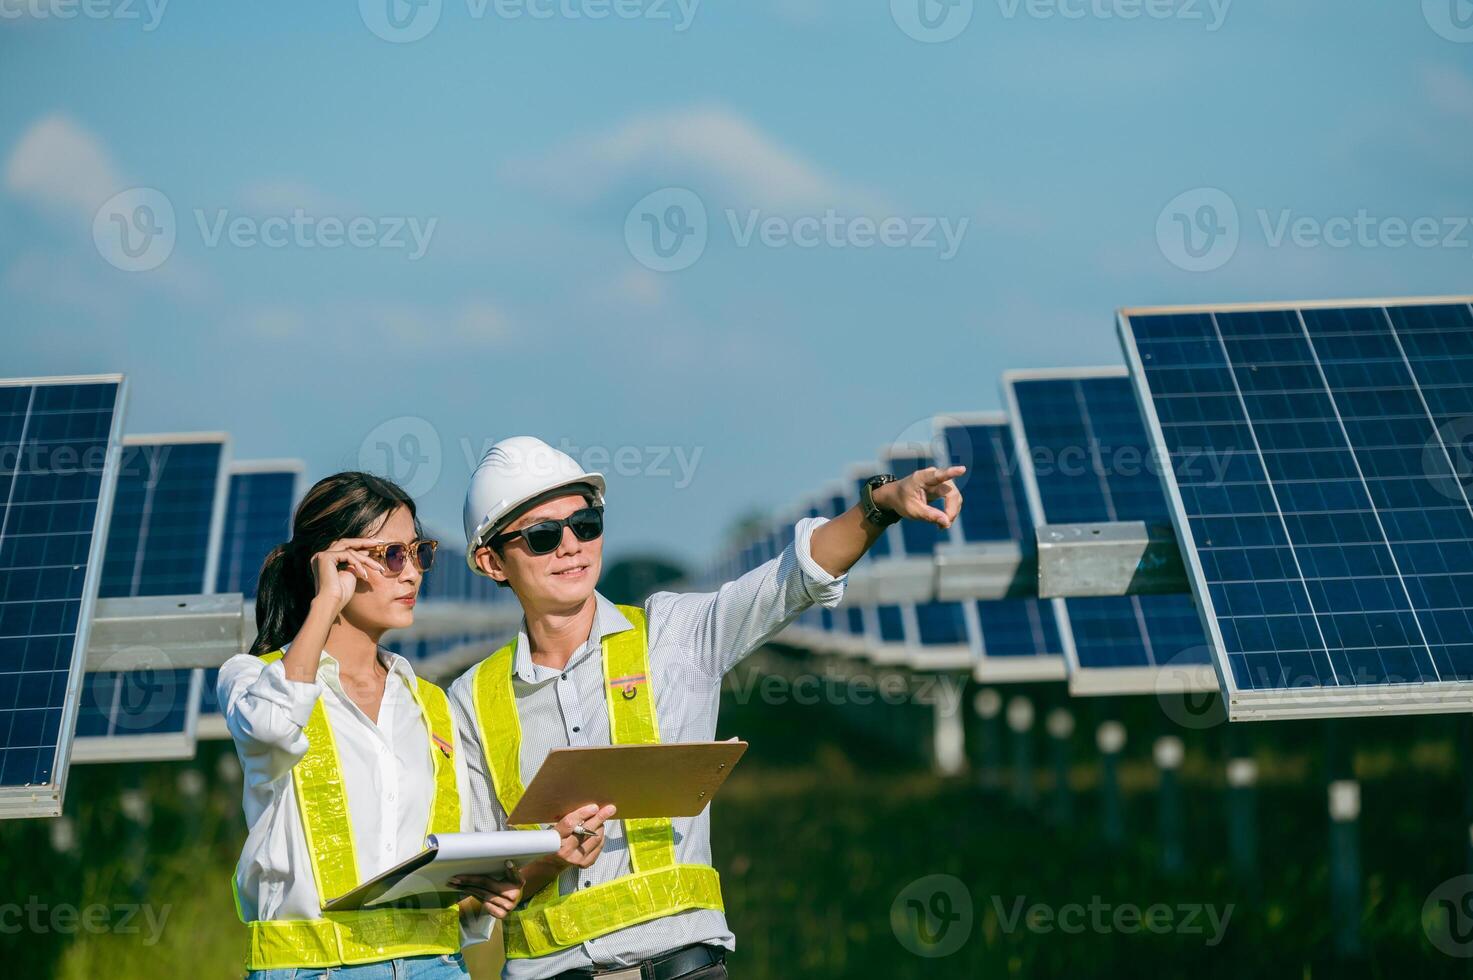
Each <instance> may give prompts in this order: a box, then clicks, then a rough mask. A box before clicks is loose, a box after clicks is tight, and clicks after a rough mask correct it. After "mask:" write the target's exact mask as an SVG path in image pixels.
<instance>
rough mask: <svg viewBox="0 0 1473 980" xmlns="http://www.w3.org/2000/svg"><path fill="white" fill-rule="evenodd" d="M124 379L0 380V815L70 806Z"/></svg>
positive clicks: (27, 814)
mask: <svg viewBox="0 0 1473 980" xmlns="http://www.w3.org/2000/svg"><path fill="white" fill-rule="evenodd" d="M126 399H127V385H126V382H125V381H124V379H123V377H122V376H121V375H103V376H94V377H75V378H34V379H11V380H4V381H0V507H3V510H0V817H32V816H56V815H57V814H59V813H60V812H61V807H62V801H63V797H64V795H65V790H66V778H67V770H68V765H69V762H70V757H71V747H72V736H73V730H74V728H75V726H76V714H77V704H78V700H79V692H80V689H81V685H82V679H83V668H84V664H85V662H86V657H87V638H88V634H89V630H90V626H91V619H92V608H93V604H94V602H95V600H96V598H97V590H98V583H99V582H100V581H101V577H102V553H103V543H104V542H105V541H106V539H107V524H108V518H109V516H110V514H111V510H112V499H113V492H114V487H115V484H116V480H117V470H118V457H119V449H120V445H121V438H122V426H123V414H124V412H123V408H124V405H125V403H126Z"/></svg>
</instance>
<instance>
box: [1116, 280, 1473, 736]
mask: <svg viewBox="0 0 1473 980" xmlns="http://www.w3.org/2000/svg"><path fill="white" fill-rule="evenodd" d="M1120 332H1121V339H1122V343H1123V344H1124V347H1125V350H1126V354H1127V358H1128V360H1129V362H1130V364H1131V367H1132V370H1133V373H1134V376H1135V379H1136V383H1137V387H1138V389H1139V392H1140V396H1141V399H1142V403H1143V407H1144V409H1145V413H1146V417H1147V419H1148V422H1149V428H1150V433H1151V438H1152V440H1153V442H1154V444H1155V445H1156V446H1158V447H1159V449H1160V451H1161V452H1162V453H1164V454H1165V455H1166V457H1167V458H1169V459H1170V461H1171V466H1170V467H1169V468H1168V472H1167V485H1168V489H1169V492H1170V497H1171V503H1172V516H1173V518H1174V522H1175V525H1176V529H1177V534H1178V538H1179V540H1180V541H1181V543H1182V549H1183V553H1184V554H1185V555H1186V557H1187V564H1188V570H1189V574H1190V575H1191V578H1192V586H1193V589H1194V591H1195V592H1196V594H1197V596H1198V598H1199V600H1200V601H1201V603H1202V613H1203V618H1204V621H1205V622H1206V624H1207V626H1208V629H1209V632H1210V634H1211V637H1212V646H1213V649H1214V651H1215V653H1216V661H1217V666H1218V670H1219V673H1220V675H1221V677H1222V682H1223V685H1224V687H1225V690H1226V693H1227V695H1228V699H1229V709H1230V712H1231V713H1232V714H1233V715H1234V716H1235V717H1249V716H1252V717H1268V716H1279V717H1289V716H1303V715H1315V714H1354V713H1369V712H1387V711H1393V712H1407V711H1451V710H1461V711H1467V710H1468V705H1469V703H1470V701H1469V697H1470V694H1473V684H1470V683H1469V682H1470V681H1473V508H1470V506H1469V479H1468V478H1469V473H1470V465H1469V464H1470V456H1469V447H1470V445H1473V443H1470V437H1473V422H1470V419H1473V307H1470V305H1469V303H1468V302H1467V301H1465V300H1458V301H1447V300H1434V301H1400V302H1394V303H1380V302H1371V303H1364V304H1350V305H1335V304H1316V305H1307V306H1257V307H1237V308H1222V309H1211V308H1192V309H1162V310H1139V311H1124V312H1122V314H1121V316H1120ZM1204 461H1206V462H1209V463H1214V464H1215V465H1211V466H1209V465H1203V463H1204Z"/></svg>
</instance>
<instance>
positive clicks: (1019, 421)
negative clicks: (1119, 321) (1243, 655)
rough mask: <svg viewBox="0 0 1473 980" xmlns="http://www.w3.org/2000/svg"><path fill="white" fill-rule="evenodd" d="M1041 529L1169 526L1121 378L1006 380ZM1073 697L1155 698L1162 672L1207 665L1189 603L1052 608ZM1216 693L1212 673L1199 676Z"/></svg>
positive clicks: (1091, 601)
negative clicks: (1138, 524)
mask: <svg viewBox="0 0 1473 980" xmlns="http://www.w3.org/2000/svg"><path fill="white" fill-rule="evenodd" d="M1004 387H1005V394H1006V396H1007V398H1008V399H1009V404H1010V406H1012V409H1013V411H1012V418H1013V424H1014V426H1015V428H1016V432H1017V438H1018V446H1019V451H1020V453H1021V455H1022V457H1023V468H1024V472H1025V486H1026V489H1027V491H1028V499H1029V505H1030V508H1031V509H1032V512H1033V516H1034V519H1035V521H1037V523H1039V524H1082V523H1093V522H1105V521H1136V520H1143V521H1147V522H1155V523H1165V522H1166V521H1167V520H1168V519H1169V518H1168V508H1167V504H1166V498H1165V495H1164V494H1163V492H1162V490H1161V481H1160V476H1159V467H1158V466H1156V465H1155V461H1154V459H1153V458H1152V456H1151V452H1150V445H1149V441H1148V439H1147V436H1146V431H1145V426H1144V423H1143V422H1142V419H1141V414H1140V409H1139V408H1138V407H1137V405H1136V402H1135V395H1134V391H1133V389H1132V387H1131V383H1130V379H1129V377H1128V376H1127V375H1126V372H1125V369H1124V368H1119V369H1115V368H1105V369H1085V370H1064V371H1038V372H1029V371H1020V372H1009V373H1008V374H1007V375H1005V376H1004ZM1052 601H1053V605H1054V612H1055V615H1056V616H1057V617H1058V619H1059V623H1060V628H1061V634H1062V639H1063V646H1064V656H1065V659H1066V660H1067V662H1068V665H1069V684H1070V690H1071V692H1074V693H1128V692H1131V691H1135V692H1150V691H1153V690H1154V689H1155V688H1156V685H1157V684H1158V682H1159V677H1158V676H1157V672H1158V670H1159V669H1160V668H1162V667H1167V666H1169V667H1171V669H1173V670H1174V671H1180V670H1181V669H1182V668H1185V667H1188V666H1198V667H1203V668H1205V667H1206V666H1207V665H1209V664H1210V663H1211V660H1210V655H1209V653H1208V650H1207V646H1206V637H1205V636H1204V635H1203V632H1202V625H1201V622H1200V620H1199V619H1198V616H1197V611H1196V608H1195V607H1194V606H1193V603H1192V597H1191V596H1190V595H1131V596H1119V597H1113V596H1112V597H1091V598H1077V599H1054V600H1052ZM1196 674H1197V685H1196V686H1199V687H1203V688H1207V689H1211V688H1212V687H1215V681H1214V680H1213V678H1212V677H1211V676H1210V672H1209V671H1207V670H1205V669H1203V670H1199V671H1197V672H1196Z"/></svg>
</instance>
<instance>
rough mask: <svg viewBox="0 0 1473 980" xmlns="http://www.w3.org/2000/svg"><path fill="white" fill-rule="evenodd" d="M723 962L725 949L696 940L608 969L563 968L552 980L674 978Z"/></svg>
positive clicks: (646, 979)
mask: <svg viewBox="0 0 1473 980" xmlns="http://www.w3.org/2000/svg"><path fill="white" fill-rule="evenodd" d="M724 962H726V950H725V949H724V948H722V947H720V946H707V945H705V944H703V943H697V944H695V945H694V946H682V947H681V948H680V949H677V950H675V951H674V952H672V953H661V954H660V955H659V956H655V957H652V958H651V959H647V960H643V961H641V962H639V963H636V964H634V965H633V966H621V967H617V968H616V969H612V970H564V971H563V972H562V973H559V974H558V975H557V976H556V977H554V978H553V980H592V978H594V977H596V978H598V980H676V978H677V977H683V976H685V975H686V974H687V973H694V972H695V971H697V970H699V969H701V968H702V967H707V966H710V965H711V964H713V963H724Z"/></svg>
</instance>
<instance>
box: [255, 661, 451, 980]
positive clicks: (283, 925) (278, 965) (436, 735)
mask: <svg viewBox="0 0 1473 980" xmlns="http://www.w3.org/2000/svg"><path fill="white" fill-rule="evenodd" d="M261 659H262V660H264V661H266V662H267V663H270V662H271V661H274V660H279V659H281V651H279V650H278V651H276V652H274V653H268V654H266V655H264V656H263V657H262V658H261ZM415 680H416V682H417V683H416V685H415V686H414V687H412V688H410V693H411V695H412V696H413V697H414V701H415V703H416V704H417V705H419V710H420V713H421V716H422V717H423V718H424V719H425V722H426V723H427V725H428V728H429V732H428V734H429V743H430V761H431V765H432V766H433V767H434V771H435V791H434V798H433V799H432V800H431V802H430V821H429V827H428V829H427V830H426V833H427V834H452V833H458V832H459V831H460V792H459V789H458V787H457V786H456V783H455V760H454V758H453V753H454V751H455V722H454V720H453V719H452V717H451V714H450V701H449V699H448V698H446V696H445V692H444V691H442V690H440V689H439V688H438V687H436V686H435V685H433V684H431V683H430V682H429V681H426V680H423V679H421V678H415ZM306 734H307V754H306V755H304V756H302V758H301V759H300V760H298V761H297V764H296V765H295V766H293V767H292V785H293V786H294V787H295V789H296V794H297V809H298V810H300V811H301V814H302V829H303V831H304V832H305V833H306V837H307V853H308V854H310V855H311V858H312V877H313V880H314V881H315V882H316V884H317V894H318V896H319V898H320V899H321V900H322V901H328V900H330V899H332V898H336V897H337V896H339V895H343V894H345V893H347V892H350V891H352V890H353V889H354V888H356V887H358V883H359V881H360V878H359V874H358V861H357V857H356V855H355V854H354V850H353V825H352V820H351V819H350V816H349V813H348V795H347V791H346V789H345V788H344V786H343V767H342V763H341V761H340V759H339V756H338V750H337V744H336V743H335V741H334V739H333V732H332V726H331V725H330V724H329V723H328V720H327V711H326V709H325V708H324V707H323V704H322V700H321V699H320V698H319V699H318V701H317V703H316V704H315V705H313V707H312V716H311V718H310V719H309V720H308V722H307V728H306ZM441 743H443V746H448V751H447V750H446V748H445V747H442V745H441ZM231 884H232V885H233V884H234V881H233V880H232V882H231ZM236 912H237V913H239V912H240V900H239V896H237V898H236ZM246 927H247V928H248V929H249V930H250V950H249V952H248V954H247V956H246V968H247V969H248V970H275V969H285V968H289V967H331V966H351V965H354V964H360V963H379V962H382V961H385V960H392V959H398V958H399V957H402V956H434V955H440V954H445V953H456V952H459V951H460V914H459V910H458V909H457V907H456V906H453V905H452V906H450V907H448V908H441V909H370V910H366V911H359V912H324V913H323V914H322V918H320V919H302V920H290V919H288V920H260V921H257V922H249V923H246Z"/></svg>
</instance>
